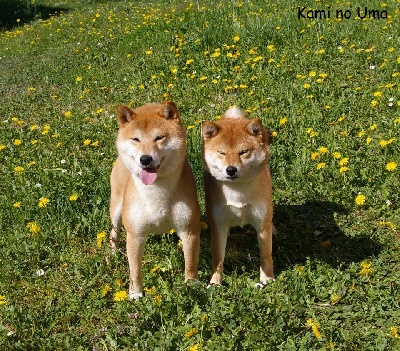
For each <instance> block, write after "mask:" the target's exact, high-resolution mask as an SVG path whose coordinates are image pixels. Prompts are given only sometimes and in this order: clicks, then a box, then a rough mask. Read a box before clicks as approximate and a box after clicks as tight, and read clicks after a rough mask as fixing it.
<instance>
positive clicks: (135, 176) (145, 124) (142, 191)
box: [110, 101, 200, 299]
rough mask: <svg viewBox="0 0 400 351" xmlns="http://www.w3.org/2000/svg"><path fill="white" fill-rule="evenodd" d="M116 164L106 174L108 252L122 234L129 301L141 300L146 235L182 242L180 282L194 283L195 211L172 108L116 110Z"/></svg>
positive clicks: (191, 183)
mask: <svg viewBox="0 0 400 351" xmlns="http://www.w3.org/2000/svg"><path fill="white" fill-rule="evenodd" d="M117 119H118V126H119V131H118V137H117V149H118V158H117V160H116V163H115V165H114V167H113V170H112V172H111V199H110V217H111V222H112V230H111V233H110V241H111V247H112V248H113V249H114V250H116V249H117V248H118V242H119V233H120V228H121V219H122V223H123V225H124V227H125V229H126V232H127V238H126V249H127V255H128V262H129V277H130V280H129V297H130V298H131V299H137V298H140V297H141V296H143V283H142V273H141V266H142V259H143V252H144V247H145V241H146V238H147V236H148V235H149V234H150V233H155V234H157V233H158V234H159V233H165V232H168V231H169V230H170V229H171V228H174V229H175V230H176V231H177V233H178V235H179V237H180V239H181V240H182V246H183V252H184V258H185V281H187V280H189V279H194V280H197V279H198V272H197V264H198V258H199V249H200V208H199V204H198V201H197V193H196V185H195V182H194V178H193V174H192V171H191V168H190V166H189V163H188V161H187V159H186V138H185V130H184V127H183V124H182V121H181V119H180V116H179V112H178V109H177V107H176V105H175V103H174V102H172V101H166V102H165V103H163V104H146V105H143V106H141V107H139V108H137V109H135V110H133V111H132V110H131V109H129V108H128V107H126V106H120V107H119V108H118V114H117Z"/></svg>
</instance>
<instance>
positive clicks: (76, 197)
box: [69, 194, 78, 201]
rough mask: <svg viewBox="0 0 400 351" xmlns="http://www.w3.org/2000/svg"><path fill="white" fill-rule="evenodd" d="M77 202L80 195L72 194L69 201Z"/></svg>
mask: <svg viewBox="0 0 400 351" xmlns="http://www.w3.org/2000/svg"><path fill="white" fill-rule="evenodd" d="M76 200H78V195H76V194H72V195H71V196H70V197H69V201H76Z"/></svg>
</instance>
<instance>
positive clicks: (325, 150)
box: [318, 146, 328, 155]
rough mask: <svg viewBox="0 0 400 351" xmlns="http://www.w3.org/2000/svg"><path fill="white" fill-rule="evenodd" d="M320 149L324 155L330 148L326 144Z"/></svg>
mask: <svg viewBox="0 0 400 351" xmlns="http://www.w3.org/2000/svg"><path fill="white" fill-rule="evenodd" d="M318 151H319V152H320V153H321V154H322V155H324V154H326V153H327V152H328V148H326V147H325V146H321V147H320V148H319V149H318Z"/></svg>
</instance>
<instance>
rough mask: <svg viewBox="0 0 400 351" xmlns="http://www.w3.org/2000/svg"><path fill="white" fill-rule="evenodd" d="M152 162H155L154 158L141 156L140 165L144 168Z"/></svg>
mask: <svg viewBox="0 0 400 351" xmlns="http://www.w3.org/2000/svg"><path fill="white" fill-rule="evenodd" d="M151 161H153V157H151V156H150V155H142V156H140V163H141V164H142V165H143V166H148V165H149V164H150V163H151Z"/></svg>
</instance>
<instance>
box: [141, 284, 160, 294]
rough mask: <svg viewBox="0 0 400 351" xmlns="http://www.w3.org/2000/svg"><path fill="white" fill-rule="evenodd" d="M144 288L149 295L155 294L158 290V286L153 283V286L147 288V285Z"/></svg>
mask: <svg viewBox="0 0 400 351" xmlns="http://www.w3.org/2000/svg"><path fill="white" fill-rule="evenodd" d="M143 290H144V292H145V293H146V294H148V295H154V294H155V292H156V291H157V288H156V287H155V286H154V285H153V286H152V287H151V288H146V287H145V288H144V289H143Z"/></svg>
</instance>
